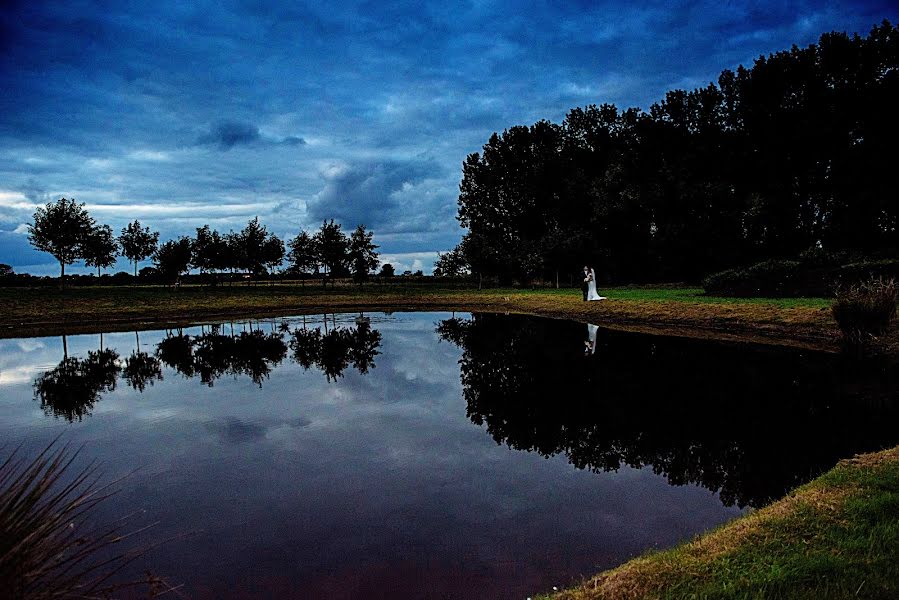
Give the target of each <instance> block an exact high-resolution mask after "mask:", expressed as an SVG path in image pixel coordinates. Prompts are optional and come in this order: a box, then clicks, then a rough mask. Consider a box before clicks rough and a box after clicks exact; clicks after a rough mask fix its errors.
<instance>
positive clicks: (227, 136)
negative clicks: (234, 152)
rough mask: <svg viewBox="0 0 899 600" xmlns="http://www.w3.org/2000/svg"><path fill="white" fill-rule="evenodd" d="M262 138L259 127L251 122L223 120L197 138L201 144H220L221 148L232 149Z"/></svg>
mask: <svg viewBox="0 0 899 600" xmlns="http://www.w3.org/2000/svg"><path fill="white" fill-rule="evenodd" d="M260 139H261V136H260V135H259V128H258V127H256V126H255V125H252V124H250V123H241V122H238V121H221V122H219V123H217V124H215V125H213V126H212V127H211V128H210V129H209V131H208V132H207V133H204V134H203V135H201V136H200V137H199V138H198V139H197V144H199V145H201V146H205V145H212V146H218V149H219V150H230V149H231V148H233V147H234V146H239V145H248V144H253V143H255V142H258V141H259V140H260Z"/></svg>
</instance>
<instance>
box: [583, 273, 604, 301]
mask: <svg viewBox="0 0 899 600" xmlns="http://www.w3.org/2000/svg"><path fill="white" fill-rule="evenodd" d="M584 281H586V282H587V300H605V299H606V297H605V296H600V295H599V294H597V293H596V273H594V272H593V269H592V268H591V267H584Z"/></svg>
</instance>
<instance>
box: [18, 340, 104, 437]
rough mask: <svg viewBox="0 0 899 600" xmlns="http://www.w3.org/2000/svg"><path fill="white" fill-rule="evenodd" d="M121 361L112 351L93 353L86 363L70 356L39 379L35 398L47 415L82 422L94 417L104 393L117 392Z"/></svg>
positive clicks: (35, 388) (89, 353)
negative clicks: (94, 409)
mask: <svg viewBox="0 0 899 600" xmlns="http://www.w3.org/2000/svg"><path fill="white" fill-rule="evenodd" d="M63 347H65V342H64V343H63ZM118 358H119V355H118V353H116V351H115V350H110V349H105V350H97V351H90V352H88V353H87V358H83V359H82V358H74V357H69V356H67V355H66V356H64V357H63V359H62V361H61V362H60V363H59V364H58V365H57V366H56V367H55V368H54V369H51V370H49V371H46V372H44V373H42V374H41V375H40V376H39V377H38V378H37V379H35V381H34V386H33V387H34V397H35V399H38V400H40V402H41V408H42V409H43V410H44V412H45V413H46V414H47V415H52V416H54V417H62V418H64V419H66V420H67V421H70V422H71V421H76V420H77V421H80V420H81V419H83V418H84V417H85V416H87V415H90V414H91V410H92V409H93V407H94V404H95V403H96V402H97V401H98V400H100V398H101V397H102V394H103V393H104V392H111V391H113V390H114V389H115V387H116V379H117V378H118V375H119V371H120V370H121V367H120V366H119V364H118Z"/></svg>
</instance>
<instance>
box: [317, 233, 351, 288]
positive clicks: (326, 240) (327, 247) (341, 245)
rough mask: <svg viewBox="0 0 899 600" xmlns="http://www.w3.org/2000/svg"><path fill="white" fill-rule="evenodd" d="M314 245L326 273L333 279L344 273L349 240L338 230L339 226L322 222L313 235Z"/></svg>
mask: <svg viewBox="0 0 899 600" xmlns="http://www.w3.org/2000/svg"><path fill="white" fill-rule="evenodd" d="M315 245H316V247H317V248H318V251H319V260H320V263H321V265H322V266H323V267H324V268H325V270H326V272H327V273H328V274H329V275H331V276H332V277H335V276H337V275H341V274H343V273H345V272H346V268H347V262H348V256H347V252H348V249H349V240H348V239H347V237H346V235H345V234H344V233H343V232H342V231H341V230H340V224H339V223H335V222H334V219H331V222H330V223H329V222H328V221H323V222H322V226H321V229H319V230H318V232H317V233H316V234H315Z"/></svg>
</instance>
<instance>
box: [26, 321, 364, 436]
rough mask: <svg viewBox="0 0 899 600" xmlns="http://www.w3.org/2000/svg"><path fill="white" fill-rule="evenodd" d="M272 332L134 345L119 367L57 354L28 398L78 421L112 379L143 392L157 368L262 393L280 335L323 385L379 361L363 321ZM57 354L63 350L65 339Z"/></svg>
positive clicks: (103, 353) (95, 355)
mask: <svg viewBox="0 0 899 600" xmlns="http://www.w3.org/2000/svg"><path fill="white" fill-rule="evenodd" d="M278 329H279V331H278V332H272V333H265V332H263V331H262V330H260V329H252V328H251V329H250V330H249V331H241V332H239V333H237V334H233V333H232V334H230V335H225V334H222V333H220V331H221V328H219V327H217V326H212V327H211V328H210V329H209V331H205V330H204V331H203V332H202V333H200V334H199V335H184V334H183V333H179V334H170V335H167V336H166V337H164V338H163V339H162V340H161V341H160V342H159V343H158V344H157V345H156V351H155V354H150V353H148V352H143V351H141V350H140V341H139V339H138V342H137V349H136V350H134V351H133V352H132V353H131V355H130V356H129V357H128V358H126V359H125V360H124V361H120V360H119V355H118V353H117V352H116V351H115V350H111V349H105V350H103V349H101V350H98V351H90V352H88V354H87V357H86V358H72V357H69V356H68V355H67V352H64V355H65V356H64V358H63V360H62V361H61V362H60V363H59V364H58V365H57V366H56V367H55V368H54V369H51V370H49V371H46V372H44V373H42V374H41V375H40V376H39V377H38V378H37V379H35V381H34V384H33V390H34V397H35V399H39V400H40V402H41V408H42V409H44V411H45V412H46V413H47V414H48V415H53V416H57V417H63V418H65V419H66V420H68V421H75V420H78V421H80V420H81V419H82V418H83V417H84V416H86V415H90V414H91V410H92V409H93V407H94V405H95V404H96V402H97V401H98V400H100V399H101V397H102V394H103V393H104V392H109V391H112V390H114V389H115V387H116V382H117V379H118V377H119V375H121V376H122V378H123V379H124V380H125V382H126V383H127V384H128V385H129V386H130V387H132V388H133V389H135V390H137V391H139V392H143V391H144V390H145V389H146V388H147V386H152V385H153V384H154V382H155V381H157V380H161V379H162V378H163V372H162V365H163V364H165V365H166V366H167V367H169V368H171V369H173V370H174V371H176V372H178V373H180V374H181V375H183V376H184V377H187V378H199V379H200V381H201V382H203V383H205V384H206V385H209V386H212V385H213V384H214V383H215V381H216V380H217V379H218V378H220V377H223V376H225V375H230V376H233V377H238V376H246V377H249V378H250V380H252V381H253V383H255V384H256V385H258V386H260V387H262V383H263V381H264V380H265V379H266V378H268V376H269V375H270V373H271V372H272V369H274V368H275V367H277V366H278V365H279V364H281V362H282V361H283V360H284V358H285V357H286V356H287V352H288V345H287V344H286V343H285V341H284V338H285V335H288V336H289V338H290V350H291V357H292V358H293V360H294V361H295V362H296V363H298V364H299V365H301V366H302V367H303V368H304V369H307V370H308V369H310V368H312V367H313V366H314V367H316V368H318V369H320V370H321V371H322V372H323V373H324V374H325V376H326V377H327V378H328V381H334V380H336V379H337V378H339V377H342V376H343V372H344V371H345V370H346V369H347V367H349V366H350V365H352V366H353V367H354V368H355V369H356V370H358V371H359V372H360V373H362V374H365V373H367V372H368V371H369V369H371V368H372V367H374V360H375V356H377V355H378V354H380V352H379V348H380V346H381V333H380V332H379V331H377V330H375V329H372V327H371V325H370V324H369V323H368V322H361V323H359V324H358V325H357V326H356V327H346V328H342V327H337V326H332V327H330V328H327V326H326V332H325V333H324V334H322V332H321V330H320V329H318V328H310V329H306V328H305V326H304V327H303V328H297V329H296V330H295V331H293V332H292V333H291V332H290V330H289V327H285V326H284V325H283V324H282V326H281V327H279V328H278ZM231 331H233V327H232V328H231ZM136 335H137V334H135V336H136ZM63 347H64V348H67V344H66V342H65V340H64V342H63Z"/></svg>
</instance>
